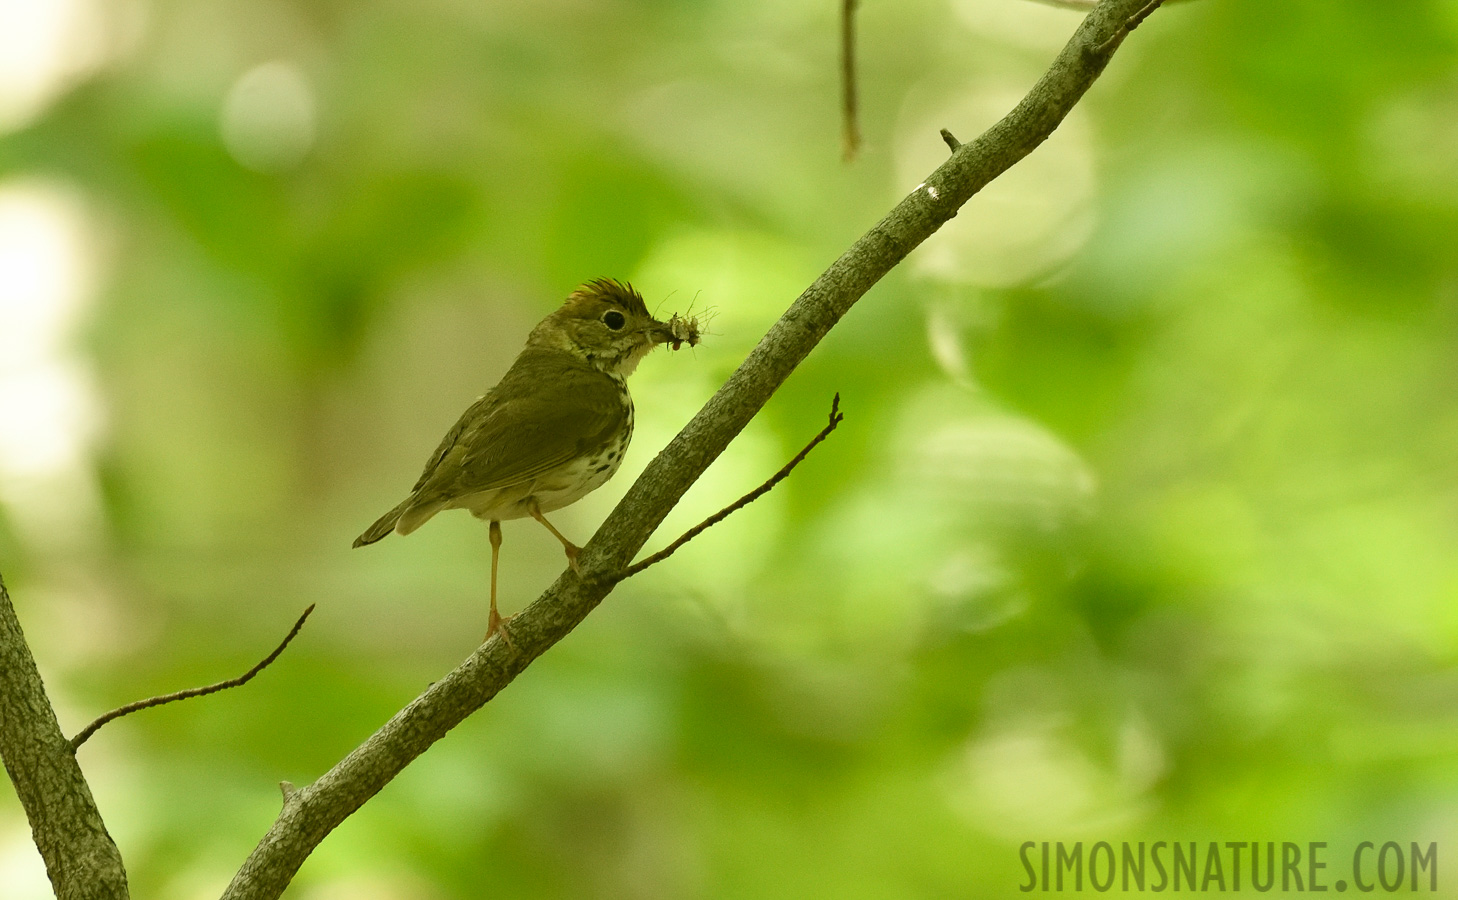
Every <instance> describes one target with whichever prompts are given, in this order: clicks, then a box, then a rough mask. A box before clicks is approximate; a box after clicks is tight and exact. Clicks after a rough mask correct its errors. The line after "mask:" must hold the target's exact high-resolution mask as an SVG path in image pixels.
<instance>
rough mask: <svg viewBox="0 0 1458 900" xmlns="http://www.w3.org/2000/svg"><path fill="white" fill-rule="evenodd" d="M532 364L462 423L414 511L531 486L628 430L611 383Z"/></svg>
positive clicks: (583, 371)
mask: <svg viewBox="0 0 1458 900" xmlns="http://www.w3.org/2000/svg"><path fill="white" fill-rule="evenodd" d="M531 362H532V361H531V360H525V359H524V360H519V361H518V364H517V365H516V366H513V367H512V370H511V371H510V372H508V373H507V375H506V377H505V378H503V379H502V381H501V384H499V385H497V386H496V387H495V388H493V389H492V391H491V393H489V394H487V395H486V396H485V397H482V398H481V399H480V400H478V401H476V403H475V404H473V405H472V406H471V408H470V409H468V410H467V411H466V412H465V414H464V415H462V416H461V420H460V421H459V422H457V423H456V425H455V427H454V428H452V429H451V431H450V433H448V434H447V435H446V437H445V440H443V441H442V442H441V445H440V447H439V448H437V450H436V452H435V454H434V456H433V457H432V458H431V463H430V464H429V465H427V467H426V470H425V472H424V473H423V474H422V475H421V478H420V481H419V482H418V483H417V485H416V488H415V499H414V502H413V503H412V504H411V505H412V506H425V505H429V504H433V503H438V502H441V501H448V500H450V499H452V498H455V497H461V496H465V495H468V494H474V493H478V492H481V491H490V490H497V489H499V488H503V487H507V486H509V485H514V484H520V483H522V482H525V481H530V480H531V479H533V478H536V477H538V476H539V475H541V474H543V473H545V472H549V471H551V470H552V469H554V468H556V467H558V466H560V465H563V464H564V463H566V462H568V461H570V460H572V459H573V458H575V457H577V456H580V455H582V454H584V453H587V452H590V451H591V450H592V449H594V448H596V447H599V446H601V445H603V444H604V443H606V442H607V440H608V439H609V437H611V435H612V434H613V433H614V432H616V431H617V430H618V429H620V428H622V427H623V420H624V418H625V417H626V416H627V409H626V407H625V405H624V403H623V400H622V398H621V397H620V396H619V394H618V387H617V385H616V384H615V383H614V382H613V380H612V379H611V378H609V377H608V376H606V375H604V374H603V373H601V372H598V371H596V370H595V369H591V368H587V367H585V366H580V365H579V366H573V367H570V368H566V369H563V368H560V367H553V369H552V371H550V373H548V372H545V371H542V367H541V366H538V365H532V364H530V363H531ZM523 363H526V364H525V365H524V364H523ZM503 397H506V398H510V399H502V398H503Z"/></svg>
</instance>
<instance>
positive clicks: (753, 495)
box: [617, 392, 845, 581]
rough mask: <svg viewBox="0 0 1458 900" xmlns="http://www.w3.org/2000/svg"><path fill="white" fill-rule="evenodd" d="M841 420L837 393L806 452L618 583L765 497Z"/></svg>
mask: <svg viewBox="0 0 1458 900" xmlns="http://www.w3.org/2000/svg"><path fill="white" fill-rule="evenodd" d="M844 418H845V416H844V415H843V414H842V413H841V411H840V394H839V393H838V392H837V393H836V395H835V399H834V400H832V401H831V402H830V421H829V422H828V423H826V425H825V427H824V428H822V429H820V433H819V434H817V435H815V438H814V439H813V440H811V441H810V443H808V444H806V445H805V449H803V450H801V451H800V452H799V453H797V454H795V458H794V459H792V460H790V461H789V462H788V463H785V467H784V468H782V469H780V470H779V471H778V472H776V473H775V474H774V475H772V476H771V477H770V479H769V481H766V482H765V483H764V484H762V485H760V486H759V487H757V488H755V489H754V490H752V491H750V492H749V493H747V494H745V495H744V496H743V497H740V498H739V499H738V500H736V501H734V502H733V503H731V504H729V505H728V506H726V507H724V508H723V509H721V510H719V511H718V512H716V513H714V514H713V515H712V516H709V517H708V518H707V519H705V520H704V521H702V522H700V523H699V524H697V525H695V526H694V527H692V528H690V529H689V530H688V531H685V532H684V533H683V535H682V536H680V537H679V539H678V540H676V541H674V542H673V543H671V544H669V545H668V546H667V547H664V548H663V549H662V550H659V551H658V552H657V553H655V554H653V555H652V556H650V557H648V558H646V559H644V560H642V561H641V562H636V563H634V564H633V565H631V566H629V567H628V568H626V569H624V570H623V574H622V575H619V576H618V578H617V580H618V581H622V580H624V579H626V578H632V577H633V576H634V575H637V574H638V573H639V572H641V571H643V570H644V569H646V568H648V567H649V566H651V565H653V564H654V563H660V562H663V561H664V560H665V559H668V558H669V557H670V556H672V555H673V553H674V551H675V550H677V549H678V548H679V547H682V546H683V545H684V544H687V543H688V542H689V541H691V540H693V539H694V538H696V537H698V536H699V535H700V534H703V533H704V532H705V531H707V530H708V529H710V528H712V527H714V526H715V525H718V524H719V523H720V522H722V521H724V520H725V519H727V518H729V516H730V515H732V514H733V513H735V512H736V511H738V510H741V509H743V508H744V507H746V506H748V505H749V504H751V503H753V502H754V501H756V500H758V499H759V498H760V497H763V496H764V495H765V494H768V493H769V492H770V489H771V488H773V487H774V486H775V485H777V484H779V483H780V482H781V481H784V480H785V479H786V478H787V477H789V474H790V473H791V472H792V471H794V469H795V467H796V466H798V465H799V464H800V463H801V462H802V461H803V460H804V459H805V457H807V456H809V455H810V451H811V450H814V449H815V445H816V444H818V443H820V442H821V441H823V440H825V439H826V438H827V437H829V436H830V433H831V432H832V431H834V430H835V426H837V425H839V424H840V423H841V420H842V419H844Z"/></svg>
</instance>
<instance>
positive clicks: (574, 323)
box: [527, 278, 675, 376]
mask: <svg viewBox="0 0 1458 900" xmlns="http://www.w3.org/2000/svg"><path fill="white" fill-rule="evenodd" d="M674 339H675V337H674V332H673V329H672V328H671V327H670V325H669V323H667V322H660V321H658V320H657V319H655V318H653V316H652V315H650V314H649V312H648V307H647V306H646V305H644V303H643V297H642V296H641V295H639V294H638V292H637V291H635V290H633V287H632V285H630V284H628V283H627V282H623V281H614V280H612V279H609V278H599V279H597V280H596V281H590V282H588V283H587V284H584V285H583V286H582V287H580V288H578V289H577V290H575V291H573V292H572V293H571V294H570V295H569V296H568V297H567V300H566V302H564V303H563V304H562V306H561V308H559V309H558V310H557V311H556V312H554V313H552V314H551V315H550V316H547V318H545V319H543V320H542V322H541V324H539V325H538V326H537V327H536V328H534V329H532V333H531V337H530V338H528V341H527V343H528V344H533V345H537V346H544V347H551V348H553V349H560V350H566V351H568V352H570V353H573V354H575V355H577V356H579V357H581V358H582V359H584V360H586V361H587V362H588V363H590V364H592V365H594V366H596V367H597V368H600V369H602V370H603V371H604V372H608V373H610V374H615V375H623V376H627V375H630V374H632V372H633V370H634V369H636V368H637V367H638V363H639V362H640V361H641V360H642V359H643V357H645V356H647V355H648V353H649V351H651V350H652V349H653V348H654V347H656V346H658V345H659V344H663V343H667V342H670V341H673V340H674Z"/></svg>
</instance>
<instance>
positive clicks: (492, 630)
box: [482, 519, 511, 644]
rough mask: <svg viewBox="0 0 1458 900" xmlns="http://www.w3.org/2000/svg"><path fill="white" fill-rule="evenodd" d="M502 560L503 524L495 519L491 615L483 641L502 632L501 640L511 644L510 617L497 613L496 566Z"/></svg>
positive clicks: (492, 527) (492, 524) (493, 521)
mask: <svg viewBox="0 0 1458 900" xmlns="http://www.w3.org/2000/svg"><path fill="white" fill-rule="evenodd" d="M500 558H501V523H500V522H498V521H496V520H495V519H492V520H491V614H490V615H489V616H487V618H486V637H485V639H484V640H483V641H482V643H485V642H486V641H489V640H491V636H492V635H493V634H496V633H497V632H500V634H501V639H502V640H504V641H506V643H507V644H510V643H511V633H510V632H508V631H507V630H506V623H507V622H510V621H511V617H510V616H505V617H503V616H502V615H501V613H499V612H497V611H496V566H497V562H498V560H499V559H500Z"/></svg>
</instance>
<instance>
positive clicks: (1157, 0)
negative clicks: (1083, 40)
mask: <svg viewBox="0 0 1458 900" xmlns="http://www.w3.org/2000/svg"><path fill="white" fill-rule="evenodd" d="M1163 2H1164V0H1149V2H1148V3H1146V4H1145V5H1144V7H1143V8H1142V9H1140V10H1139V11H1138V12H1136V13H1135V14H1134V15H1132V16H1130V17H1129V18H1127V19H1125V20H1124V24H1123V25H1121V26H1120V27H1119V30H1118V31H1115V32H1114V33H1113V34H1112V35H1110V36H1109V39H1108V40H1106V41H1104V42H1103V43H1102V44H1099V45H1098V47H1096V48H1094V49H1095V51H1096V52H1097V53H1098V54H1099V55H1100V56H1104V55H1107V54H1109V53H1113V52H1114V51H1115V50H1117V49H1118V47H1119V45H1120V44H1122V43H1124V38H1126V37H1128V36H1129V32H1131V31H1133V30H1134V29H1136V28H1138V27H1139V23H1141V22H1143V21H1144V20H1145V19H1147V18H1149V16H1150V14H1151V13H1153V12H1154V11H1155V10H1156V9H1159V6H1160V4H1161V3H1163Z"/></svg>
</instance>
